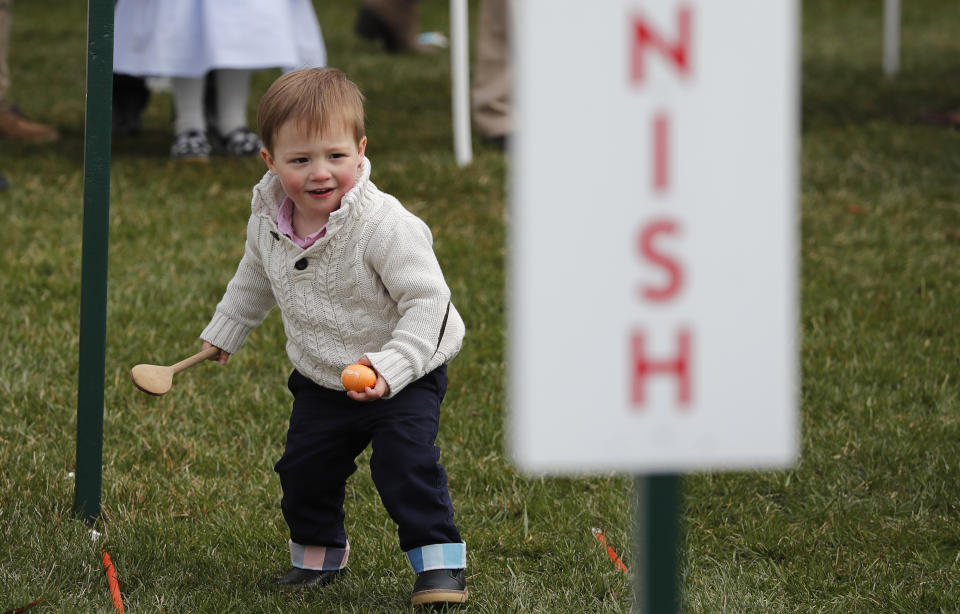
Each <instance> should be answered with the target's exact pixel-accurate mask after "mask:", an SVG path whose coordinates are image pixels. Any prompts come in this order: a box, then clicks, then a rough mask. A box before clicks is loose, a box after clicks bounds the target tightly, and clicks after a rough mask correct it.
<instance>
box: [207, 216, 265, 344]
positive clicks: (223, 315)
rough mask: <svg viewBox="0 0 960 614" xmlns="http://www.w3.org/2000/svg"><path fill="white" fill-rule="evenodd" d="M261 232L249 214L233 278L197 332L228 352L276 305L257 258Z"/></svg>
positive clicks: (260, 262) (254, 219) (241, 342)
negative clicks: (208, 318) (208, 321)
mask: <svg viewBox="0 0 960 614" xmlns="http://www.w3.org/2000/svg"><path fill="white" fill-rule="evenodd" d="M261 231H262V224H261V220H259V219H258V218H257V216H255V215H253V216H250V221H249V222H248V223H247V243H246V247H245V249H244V253H243V258H241V260H240V265H239V266H238V267H237V272H236V274H235V275H234V276H233V279H231V280H230V283H228V284H227V290H226V292H225V293H224V295H223V298H222V299H221V300H220V303H219V304H218V305H217V309H216V311H215V313H214V315H213V319H212V320H210V323H209V324H207V327H206V328H205V329H204V330H203V332H202V333H200V338H201V339H203V340H204V341H209V342H210V343H212V344H213V345H215V346H217V347H218V348H221V349H223V350H226V351H227V352H229V353H231V354H234V353H236V352H237V350H239V349H240V347H241V346H243V343H244V341H246V339H247V336H248V335H249V334H250V331H252V330H253V329H254V328H256V327H257V326H258V325H259V324H260V323H261V322H263V320H264V319H265V318H266V317H267V314H269V313H270V310H271V309H273V307H274V305H276V299H275V297H274V295H273V290H272V289H271V287H270V280H269V279H268V278H267V275H266V272H265V271H264V268H263V261H262V260H261V257H260V249H259V245H260V242H259V240H258V239H259V234H260V232H261Z"/></svg>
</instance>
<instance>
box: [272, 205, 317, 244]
mask: <svg viewBox="0 0 960 614" xmlns="http://www.w3.org/2000/svg"><path fill="white" fill-rule="evenodd" d="M277 228H278V229H280V232H282V233H283V234H285V235H287V236H288V237H290V240H291V241H293V242H294V243H296V244H297V245H299V246H300V247H302V248H303V249H307V248H308V247H310V246H311V245H313V244H314V243H316V242H317V239H319V238H320V237H322V236H323V235H325V234H327V225H326V224H324V225H323V227H322V228H321V229H320V230H318V231H317V232H315V233H313V234H310V235H307V236H306V237H304V238H303V239H301V238H300V237H298V236H297V233H295V232H294V231H293V200H291V198H290V197H289V196H286V197H284V199H283V202H281V203H280V209H278V210H277Z"/></svg>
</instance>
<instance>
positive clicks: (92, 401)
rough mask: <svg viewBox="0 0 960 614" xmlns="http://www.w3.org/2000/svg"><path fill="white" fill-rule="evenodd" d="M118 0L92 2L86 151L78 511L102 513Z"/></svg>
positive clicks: (89, 517)
mask: <svg viewBox="0 0 960 614" xmlns="http://www.w3.org/2000/svg"><path fill="white" fill-rule="evenodd" d="M113 2H114V0H88V2H87V100H86V127H85V130H84V154H83V248H82V252H81V258H82V260H81V265H80V275H81V282H80V283H81V286H80V369H79V373H78V379H79V385H78V390H77V467H76V483H75V490H74V502H73V509H74V513H75V514H77V515H78V516H80V517H81V518H83V519H84V520H86V521H87V522H90V523H92V522H93V521H95V520H96V519H97V517H99V516H100V489H101V478H102V469H103V467H102V464H103V380H104V366H105V363H106V338H107V245H108V237H109V220H110V138H111V129H112V119H111V116H112V102H113V101H112V97H113Z"/></svg>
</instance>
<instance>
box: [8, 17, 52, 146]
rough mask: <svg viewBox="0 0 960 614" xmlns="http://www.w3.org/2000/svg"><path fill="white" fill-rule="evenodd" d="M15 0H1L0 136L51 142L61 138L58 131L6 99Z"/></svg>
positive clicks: (18, 139) (12, 139) (30, 141)
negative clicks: (12, 13) (25, 113)
mask: <svg viewBox="0 0 960 614" xmlns="http://www.w3.org/2000/svg"><path fill="white" fill-rule="evenodd" d="M12 4H13V0H0V137H2V138H6V139H10V140H11V141H26V142H29V143H50V142H52V141H56V140H57V139H58V138H60V135H59V134H57V131H56V130H55V129H53V128H51V127H50V126H44V125H43V124H38V123H37V122H33V121H30V120H29V119H27V118H26V117H24V115H23V113H21V112H20V109H18V108H17V107H16V106H14V105H12V104H9V103H7V102H5V101H6V95H7V89H8V88H9V87H10V66H9V63H8V58H7V52H8V51H9V48H10V7H11V5H12Z"/></svg>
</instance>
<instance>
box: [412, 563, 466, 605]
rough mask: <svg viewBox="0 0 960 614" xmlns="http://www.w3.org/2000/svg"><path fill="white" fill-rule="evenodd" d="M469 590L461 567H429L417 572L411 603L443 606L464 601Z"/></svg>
mask: <svg viewBox="0 0 960 614" xmlns="http://www.w3.org/2000/svg"><path fill="white" fill-rule="evenodd" d="M469 594H470V592H469V591H468V590H467V582H466V580H465V578H464V572H463V570H462V569H431V570H430V571H424V572H421V573H419V574H417V581H416V583H414V585H413V596H411V598H410V602H411V603H412V604H413V605H433V606H443V605H445V604H453V603H464V602H465V601H466V600H467V596H468V595H469Z"/></svg>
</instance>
